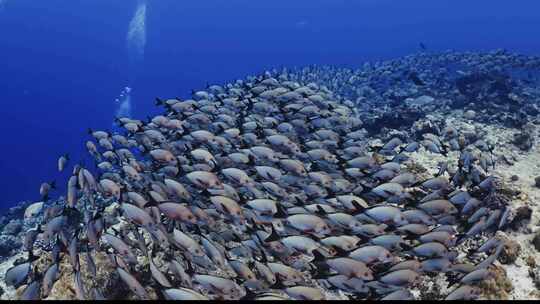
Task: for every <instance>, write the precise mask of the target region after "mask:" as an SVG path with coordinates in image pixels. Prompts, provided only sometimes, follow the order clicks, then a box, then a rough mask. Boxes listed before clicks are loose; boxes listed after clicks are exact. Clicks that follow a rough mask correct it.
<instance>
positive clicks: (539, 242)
mask: <svg viewBox="0 0 540 304" xmlns="http://www.w3.org/2000/svg"><path fill="white" fill-rule="evenodd" d="M531 242H532V244H533V246H534V248H535V249H536V250H538V251H540V231H539V232H537V233H536V234H535V235H534V238H533V239H532V241H531Z"/></svg>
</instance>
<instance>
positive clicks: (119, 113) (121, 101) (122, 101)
mask: <svg viewBox="0 0 540 304" xmlns="http://www.w3.org/2000/svg"><path fill="white" fill-rule="evenodd" d="M114 102H115V103H116V104H117V108H116V113H115V114H116V117H131V88H130V87H125V88H124V89H122V92H121V93H120V96H119V97H118V98H116V99H115V100H114Z"/></svg>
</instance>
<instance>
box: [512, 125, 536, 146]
mask: <svg viewBox="0 0 540 304" xmlns="http://www.w3.org/2000/svg"><path fill="white" fill-rule="evenodd" d="M535 132H536V127H535V126H534V125H533V124H531V123H528V124H526V125H525V126H524V127H523V129H522V130H521V131H520V132H518V133H514V139H513V141H512V142H513V144H514V145H516V146H517V147H518V148H520V149H521V150H523V151H528V150H530V149H531V148H532V146H533V145H534V135H535Z"/></svg>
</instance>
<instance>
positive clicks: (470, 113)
mask: <svg viewBox="0 0 540 304" xmlns="http://www.w3.org/2000/svg"><path fill="white" fill-rule="evenodd" d="M463 117H465V118H466V119H469V120H473V119H474V118H475V117H476V112H475V111H473V110H467V111H465V113H464V114H463Z"/></svg>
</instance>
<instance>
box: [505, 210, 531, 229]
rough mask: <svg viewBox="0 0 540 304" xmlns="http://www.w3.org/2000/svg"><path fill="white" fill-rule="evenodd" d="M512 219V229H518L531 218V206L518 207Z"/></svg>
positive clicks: (510, 225)
mask: <svg viewBox="0 0 540 304" xmlns="http://www.w3.org/2000/svg"><path fill="white" fill-rule="evenodd" d="M514 212H515V214H514V217H513V218H512V221H511V222H510V224H509V225H508V226H509V227H510V228H511V229H513V230H517V229H519V227H521V226H523V225H524V224H525V223H528V222H529V221H530V220H531V216H532V209H531V207H529V206H521V207H518V208H517V209H516V210H515V211H514Z"/></svg>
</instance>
